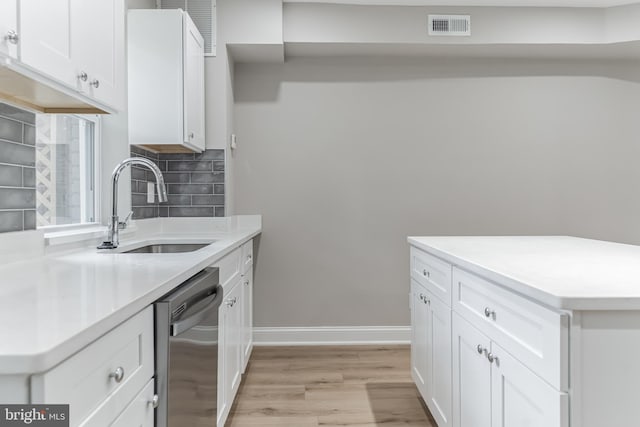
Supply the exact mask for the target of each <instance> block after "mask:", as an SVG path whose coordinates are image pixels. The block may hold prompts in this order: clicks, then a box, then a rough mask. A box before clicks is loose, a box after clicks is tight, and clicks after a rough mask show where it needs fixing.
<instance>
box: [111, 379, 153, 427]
mask: <svg viewBox="0 0 640 427" xmlns="http://www.w3.org/2000/svg"><path fill="white" fill-rule="evenodd" d="M154 388H155V383H154V381H153V380H151V381H149V383H148V384H147V385H146V386H145V388H144V389H142V391H141V392H140V393H139V394H138V395H137V396H136V397H135V399H133V402H131V403H130V404H129V406H127V407H126V409H125V410H124V411H122V414H120V416H119V417H118V418H117V419H116V420H115V421H114V422H113V424H111V427H153V426H154V423H155V419H154V408H153V404H152V400H153V396H154V393H155V390H154Z"/></svg>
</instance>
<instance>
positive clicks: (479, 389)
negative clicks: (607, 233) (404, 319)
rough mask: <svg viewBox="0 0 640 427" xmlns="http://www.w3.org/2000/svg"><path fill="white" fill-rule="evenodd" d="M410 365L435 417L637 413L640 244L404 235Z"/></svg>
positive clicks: (530, 419) (613, 420)
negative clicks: (407, 246)
mask: <svg viewBox="0 0 640 427" xmlns="http://www.w3.org/2000/svg"><path fill="white" fill-rule="evenodd" d="M408 240H409V243H410V245H411V250H410V253H411V262H410V263H411V309H412V314H411V318H412V376H413V378H414V380H415V382H416V384H417V386H418V389H419V390H420V393H421V394H422V396H423V398H424V399H425V402H426V403H427V405H428V406H429V408H430V410H431V412H432V414H433V415H434V418H435V419H436V421H437V423H438V425H439V426H440V427H444V426H456V427H467V426H469V427H471V426H472V427H484V426H497V425H499V426H513V427H520V426H525V425H526V426H541V427H542V426H544V427H553V426H562V427H566V426H571V427H596V426H603V425H606V426H611V427H618V426H620V427H622V426H625V427H626V426H632V425H638V420H640V406H639V405H638V404H637V402H638V401H639V399H640V392H639V391H638V387H637V384H638V383H639V382H640V365H639V364H638V363H637V361H638V360H640V247H637V246H632V245H624V244H618V243H612V242H604V241H597V240H589V239H581V238H576V237H566V236H535V237H527V236H523V237H515V236H505V237H410V238H409V239H408Z"/></svg>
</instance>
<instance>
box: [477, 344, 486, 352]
mask: <svg viewBox="0 0 640 427" xmlns="http://www.w3.org/2000/svg"><path fill="white" fill-rule="evenodd" d="M476 350H478V353H479V354H482V353H484V348H483V347H482V344H478V345H477V346H476Z"/></svg>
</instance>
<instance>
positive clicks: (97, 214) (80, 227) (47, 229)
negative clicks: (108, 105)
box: [37, 114, 106, 238]
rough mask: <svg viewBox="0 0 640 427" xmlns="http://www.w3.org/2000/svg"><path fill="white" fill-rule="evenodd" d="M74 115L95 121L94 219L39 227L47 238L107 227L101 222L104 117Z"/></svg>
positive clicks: (92, 231) (74, 115) (78, 233)
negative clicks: (79, 222) (59, 234)
mask: <svg viewBox="0 0 640 427" xmlns="http://www.w3.org/2000/svg"><path fill="white" fill-rule="evenodd" d="M69 116H72V117H78V118H80V119H83V120H86V121H89V122H92V123H93V126H94V127H93V129H94V140H93V147H94V148H93V149H94V156H93V173H94V176H93V187H94V189H93V195H94V221H92V222H86V223H82V224H60V225H45V226H41V227H37V229H38V230H42V231H43V232H44V234H45V238H47V237H48V236H52V235H55V234H58V233H65V234H67V233H68V234H73V235H81V234H84V233H86V234H93V233H95V232H96V231H97V230H98V229H106V227H105V226H103V225H102V223H101V212H102V211H101V200H102V179H101V177H102V163H101V161H100V159H101V157H102V156H101V155H102V117H100V115H98V114H69Z"/></svg>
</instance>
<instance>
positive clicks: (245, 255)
mask: <svg viewBox="0 0 640 427" xmlns="http://www.w3.org/2000/svg"><path fill="white" fill-rule="evenodd" d="M251 266H253V240H249V241H248V242H247V243H245V244H244V245H242V274H246V273H247V271H249V269H250V268H251Z"/></svg>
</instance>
